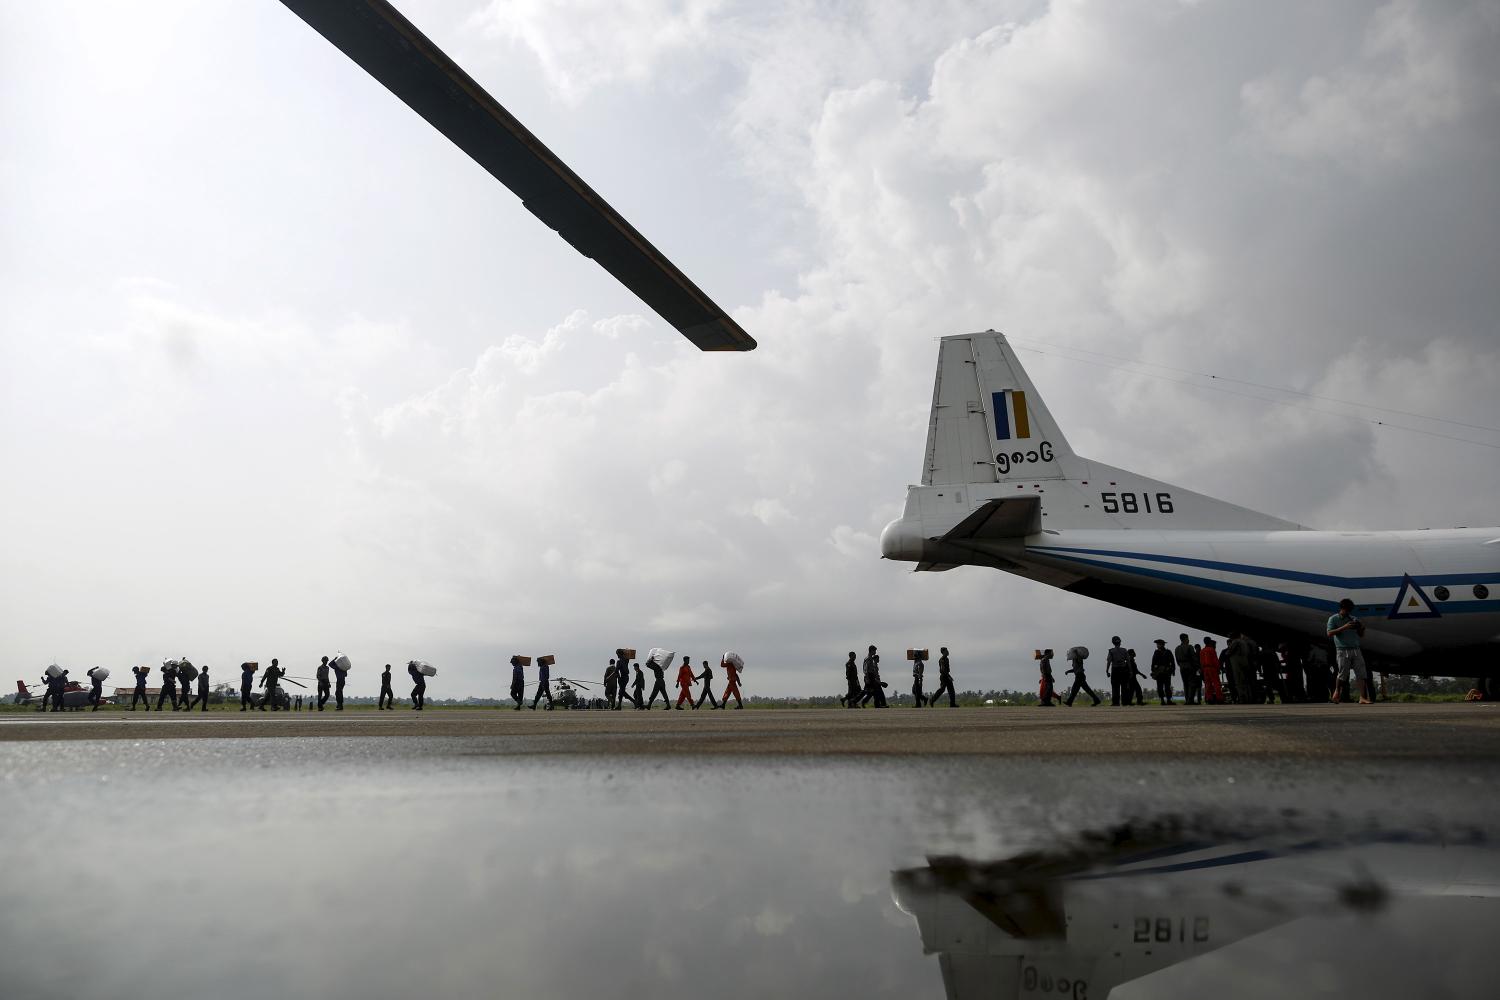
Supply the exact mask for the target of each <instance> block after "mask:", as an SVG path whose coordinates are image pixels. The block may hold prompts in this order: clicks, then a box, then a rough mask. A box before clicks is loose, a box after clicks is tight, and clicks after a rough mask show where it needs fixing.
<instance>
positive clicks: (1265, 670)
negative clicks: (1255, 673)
mask: <svg viewBox="0 0 1500 1000" xmlns="http://www.w3.org/2000/svg"><path fill="white" fill-rule="evenodd" d="M1260 675H1261V683H1262V684H1263V685H1264V686H1265V689H1266V704H1267V705H1274V704H1276V699H1277V698H1280V699H1281V703H1282V704H1283V705H1285V704H1286V703H1287V702H1289V701H1291V699H1290V698H1288V697H1287V696H1286V685H1285V684H1283V683H1282V680H1281V657H1279V656H1277V655H1276V650H1274V649H1272V648H1271V646H1270V645H1269V644H1268V645H1265V646H1262V647H1260Z"/></svg>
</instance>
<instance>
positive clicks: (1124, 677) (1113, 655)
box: [1104, 635, 1130, 708]
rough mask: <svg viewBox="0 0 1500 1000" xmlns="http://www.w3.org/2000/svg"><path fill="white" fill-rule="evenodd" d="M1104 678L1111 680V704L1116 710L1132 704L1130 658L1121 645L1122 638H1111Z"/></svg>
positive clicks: (1105, 662) (1105, 655)
mask: <svg viewBox="0 0 1500 1000" xmlns="http://www.w3.org/2000/svg"><path fill="white" fill-rule="evenodd" d="M1104 676H1106V677H1108V678H1109V703H1110V705H1111V706H1112V707H1114V708H1119V707H1120V706H1121V705H1122V704H1124V705H1128V704H1130V656H1129V654H1127V652H1126V651H1125V647H1123V646H1121V645H1120V637H1119V636H1117V635H1112V636H1110V637H1109V652H1107V653H1105V654H1104Z"/></svg>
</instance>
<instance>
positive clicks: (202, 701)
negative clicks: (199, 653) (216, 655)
mask: <svg viewBox="0 0 1500 1000" xmlns="http://www.w3.org/2000/svg"><path fill="white" fill-rule="evenodd" d="M193 705H198V706H200V707H199V709H198V711H200V712H207V711H208V664H207V663H205V664H203V668H202V669H201V670H199V671H198V697H197V698H195V699H194V700H193V702H192V704H190V705H188V711H192V709H193Z"/></svg>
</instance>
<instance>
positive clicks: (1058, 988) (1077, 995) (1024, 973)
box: [1021, 965, 1089, 1000]
mask: <svg viewBox="0 0 1500 1000" xmlns="http://www.w3.org/2000/svg"><path fill="white" fill-rule="evenodd" d="M1021 989H1023V990H1025V991H1026V992H1027V993H1038V994H1042V995H1044V996H1045V995H1052V996H1060V997H1068V998H1070V1000H1089V984H1088V980H1086V979H1069V978H1068V977H1067V976H1058V977H1057V978H1056V979H1054V978H1052V976H1050V975H1048V974H1047V973H1044V972H1038V971H1037V968H1036V966H1034V965H1028V966H1026V968H1025V969H1022V970H1021Z"/></svg>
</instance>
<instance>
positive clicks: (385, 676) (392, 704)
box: [375, 663, 396, 712]
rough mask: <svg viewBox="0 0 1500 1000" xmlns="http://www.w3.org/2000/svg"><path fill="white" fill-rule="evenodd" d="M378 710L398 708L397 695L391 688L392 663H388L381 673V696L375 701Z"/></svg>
mask: <svg viewBox="0 0 1500 1000" xmlns="http://www.w3.org/2000/svg"><path fill="white" fill-rule="evenodd" d="M375 706H376V707H375V710H376V711H377V712H379V711H383V710H385V709H387V708H388V709H390V710H391V711H392V712H394V711H395V710H396V695H395V692H393V691H392V690H391V665H390V664H389V663H387V664H386V665H385V669H384V670H383V671H381V673H380V698H379V700H378V701H376V702H375Z"/></svg>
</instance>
